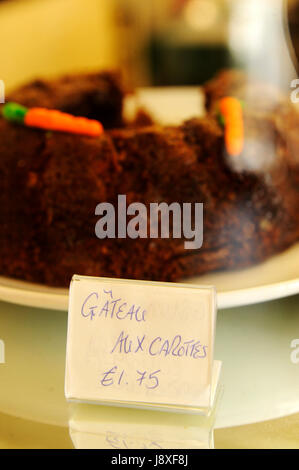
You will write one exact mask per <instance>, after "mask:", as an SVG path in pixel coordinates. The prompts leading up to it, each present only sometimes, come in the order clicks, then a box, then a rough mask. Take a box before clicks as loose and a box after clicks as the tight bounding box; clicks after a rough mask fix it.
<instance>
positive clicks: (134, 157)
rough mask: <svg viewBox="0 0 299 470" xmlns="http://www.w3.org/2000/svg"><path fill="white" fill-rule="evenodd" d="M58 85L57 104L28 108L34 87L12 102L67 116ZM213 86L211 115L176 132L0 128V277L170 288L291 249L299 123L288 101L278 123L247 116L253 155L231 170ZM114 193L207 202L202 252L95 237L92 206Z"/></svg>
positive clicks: (271, 117)
mask: <svg viewBox="0 0 299 470" xmlns="http://www.w3.org/2000/svg"><path fill="white" fill-rule="evenodd" d="M227 79H228V77H226V80H227ZM68 80H69V81H71V78H69V79H68ZM222 80H223V78H221V77H220V78H218V81H219V83H218V85H219V87H220V88H221V86H222ZM87 82H88V79H87ZM59 83H60V82H56V83H55V87H54V85H53V89H55V90H56V94H55V96H56V98H55V99H53V101H51V96H52V95H51V96H50V95H49V96H48V95H47V93H46V95H47V99H48V100H49V101H46V95H45V96H44V97H43V98H42V99H41V96H40V94H39V93H38V92H37V95H36V97H35V98H34V97H33V95H32V93H33V88H34V85H30V86H28V87H27V89H29V90H30V93H29V95H30V98H29V97H27V94H26V91H24V90H26V88H25V89H24V88H23V91H22V93H21V92H20V91H18V92H16V93H14V95H12V96H14V99H17V98H18V97H19V98H18V101H19V102H22V103H24V104H27V105H28V104H29V103H31V105H45V103H47V105H48V106H49V107H60V106H58V103H61V109H63V110H66V108H65V107H64V105H63V102H64V101H63V96H64V93H65V91H63V90H64V88H63V86H64V85H61V86H62V88H61V89H60V84H59ZM61 83H64V80H63V79H62V81H61ZM75 83H77V78H76V79H75ZM216 85H217V84H216V83H215V82H214V83H212V84H210V85H208V87H210V88H209V89H210V92H209V93H210V95H209V94H208V92H207V96H208V95H209V103H210V105H209V109H210V112H209V114H208V115H207V116H206V117H204V118H201V119H192V120H189V121H187V122H185V123H183V124H182V125H181V126H179V127H159V126H155V125H152V126H147V127H141V128H133V129H132V128H123V129H117V130H111V131H106V132H105V133H104V134H103V135H102V136H101V137H100V138H97V139H95V138H89V137H82V136H75V135H67V134H63V133H47V132H43V131H39V130H34V129H28V128H24V127H21V126H17V125H14V124H11V123H8V122H6V121H5V120H3V119H0V135H1V139H0V155H1V159H0V178H1V182H2V189H1V192H0V207H1V210H0V224H1V234H0V237H1V239H0V274H1V275H5V276H11V277H15V278H20V279H26V280H28V281H33V282H38V283H46V284H49V285H55V286H66V285H68V284H69V281H70V279H71V276H72V275H73V274H74V273H77V274H82V275H83V274H85V275H92V276H111V277H124V278H135V279H152V280H166V281H174V280H178V279H182V278H187V277H190V276H195V275H198V274H202V273H206V272H209V271H212V270H219V269H233V268H241V267H245V266H249V265H251V264H253V263H257V262H260V261H262V260H264V259H266V258H267V257H269V256H271V255H273V254H274V253H278V252H280V251H281V250H283V249H285V248H286V247H288V246H290V245H291V244H292V243H294V242H295V241H296V240H298V236H299V217H298V213H299V185H298V182H299V171H298V162H297V160H296V157H295V155H296V153H295V149H296V150H297V149H298V148H299V142H298V138H297V136H296V132H295V129H296V128H298V127H297V126H298V123H299V120H298V116H297V114H296V113H295V112H294V111H293V110H292V108H291V106H289V105H288V104H286V103H284V106H283V107H282V108H281V112H280V114H278V115H276V114H273V112H270V111H269V112H267V113H266V114H265V113H263V114H261V113H259V112H257V110H256V109H251V107H250V108H248V109H246V111H245V119H246V123H247V125H246V129H247V128H248V143H250V144H252V142H253V143H256V142H257V143H258V144H259V146H258V147H254V146H253V148H251V147H250V146H249V148H248V149H246V151H245V152H244V155H242V156H240V158H239V159H238V160H237V163H236V161H232V160H231V159H230V158H229V157H228V156H227V155H226V154H225V151H224V143H223V129H222V127H221V126H220V125H219V123H218V119H217V116H216V112H215V109H216V108H215V107H213V103H214V104H215V103H216V101H217V99H218V98H219V97H217V98H215V94H214V93H213V91H212V90H214V89H216V90H219V89H220V88H219V87H217V86H216ZM49 86H50V85H49ZM68 86H69V87H70V88H71V84H70V83H69V85H68ZM74 87H75V89H76V86H74ZM50 88H51V86H50ZM223 90H224V92H223V93H225V87H223ZM120 93H121V91H120ZM21 95H22V96H21ZM66 95H67V96H69V95H68V93H66ZM57 96H59V97H60V98H59V99H60V100H61V101H59V100H58V98H57ZM40 100H41V101H40ZM43 100H44V101H43ZM79 101H80V100H79ZM80 109H81V108H80ZM96 112H98V113H100V112H101V111H100V109H99V110H98V111H96ZM76 114H77V113H76ZM78 114H79V112H78ZM116 114H117V113H116ZM118 119H119V116H118V117H116V123H117V122H119V121H118ZM113 127H114V126H113ZM268 142H271V143H272V146H271V148H268V147H267V143H268ZM245 148H246V147H245ZM250 152H251V153H250ZM249 155H251V157H250V158H249V157H248V156H249ZM248 159H249V160H250V161H248ZM118 194H126V196H127V204H129V203H131V202H143V203H144V204H146V205H148V204H150V203H151V202H162V201H164V202H167V203H171V202H203V203H204V242H203V246H202V248H201V249H199V250H186V249H185V248H184V241H185V240H183V239H172V238H170V239H161V238H160V239H152V240H151V239H136V240H132V239H129V238H127V239H113V240H112V239H110V240H109V239H105V240H99V239H97V238H96V236H95V231H94V229H95V224H96V221H97V220H98V217H97V216H95V215H94V211H95V207H96V205H97V204H98V203H99V202H106V201H107V202H112V203H116V200H117V195H118Z"/></svg>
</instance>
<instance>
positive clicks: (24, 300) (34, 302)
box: [0, 243, 299, 310]
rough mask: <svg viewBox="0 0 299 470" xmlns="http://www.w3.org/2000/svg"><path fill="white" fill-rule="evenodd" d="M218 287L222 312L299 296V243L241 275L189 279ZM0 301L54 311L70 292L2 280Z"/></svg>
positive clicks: (65, 302)
mask: <svg viewBox="0 0 299 470" xmlns="http://www.w3.org/2000/svg"><path fill="white" fill-rule="evenodd" d="M186 282H188V283H193V284H198V285H214V286H215V287H216V289H217V294H218V308H219V309H224V308H229V307H237V306H242V305H250V304H256V303H259V302H265V301H267V300H274V299H279V298H282V297H287V296H290V295H293V294H296V293H299V243H298V244H296V245H294V246H293V247H291V248H290V249H288V250H287V251H285V252H284V253H281V254H279V255H276V256H273V257H272V258H271V259H269V260H268V261H266V262H264V263H261V264H259V265H257V266H253V267H251V268H249V269H243V270H241V271H227V272H218V273H210V274H207V275H204V276H200V277H196V278H192V279H186ZM0 299H1V300H5V301H6V302H11V303H15V304H19V305H27V306H31V307H39V308H45V309H51V310H67V309H68V290H67V289H59V288H53V287H47V286H41V285H36V284H30V283H27V282H23V281H16V280H13V279H8V278H3V277H0Z"/></svg>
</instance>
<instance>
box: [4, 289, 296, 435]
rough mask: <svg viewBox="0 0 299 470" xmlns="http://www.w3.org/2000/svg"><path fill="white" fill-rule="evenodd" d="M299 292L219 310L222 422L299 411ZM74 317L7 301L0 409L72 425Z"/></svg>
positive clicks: (244, 421) (238, 422) (234, 422)
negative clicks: (67, 389)
mask: <svg viewBox="0 0 299 470" xmlns="http://www.w3.org/2000/svg"><path fill="white" fill-rule="evenodd" d="M298 310H299V296H295V297H290V298H287V299H283V300H279V301H278V300H276V301H272V302H267V303H263V304H259V305H255V306H248V307H243V308H234V309H228V310H222V311H220V312H218V319H217V331H216V351H215V359H220V360H222V361H223V370H222V382H223V384H224V394H223V397H222V401H221V403H220V409H219V412H218V417H217V422H216V425H217V427H225V426H226V427H228V426H235V425H241V424H247V423H253V422H257V421H263V420H266V419H271V418H276V417H280V416H284V415H287V414H291V413H296V412H298V411H299V364H297V365H296V364H293V363H292V362H291V360H290V354H291V347H290V344H291V341H292V340H293V339H294V338H298V337H299V313H298ZM66 327H67V314H66V312H64V313H62V312H59V311H54V310H41V309H36V308H29V307H21V306H16V305H13V304H9V303H2V302H1V303H0V338H1V339H3V340H4V341H5V346H6V364H4V365H0V381H1V387H0V412H4V413H7V414H12V415H15V416H19V417H23V418H26V419H31V420H35V421H40V422H43V423H49V424H58V425H61V426H65V425H67V419H68V409H67V404H66V401H65V398H64V367H65V343H66Z"/></svg>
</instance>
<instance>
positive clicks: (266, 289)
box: [0, 276, 299, 311]
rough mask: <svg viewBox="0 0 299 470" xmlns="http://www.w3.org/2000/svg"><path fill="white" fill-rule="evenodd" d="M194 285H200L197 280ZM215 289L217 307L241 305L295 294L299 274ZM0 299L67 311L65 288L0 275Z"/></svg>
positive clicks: (29, 305) (27, 305) (221, 308)
mask: <svg viewBox="0 0 299 470" xmlns="http://www.w3.org/2000/svg"><path fill="white" fill-rule="evenodd" d="M191 283H192V281H191ZM210 284H211V283H210ZM196 285H198V286H199V287H200V284H196ZM204 285H206V284H202V286H204ZM216 293H217V308H218V309H220V310H224V309H228V308H234V307H244V306H246V305H253V304H257V303H262V302H267V301H270V300H276V299H280V298H285V297H289V296H292V295H295V294H298V293H299V277H297V278H293V279H290V280H286V281H280V282H273V283H270V284H262V285H260V286H254V287H248V288H243V289H236V290H230V291H226V292H217V289H216ZM0 300H1V301H4V302H8V303H12V304H17V305H23V306H26V307H35V308H40V309H44V310H56V311H57V310H58V311H67V310H68V289H67V288H61V287H50V286H45V285H41V284H34V283H30V282H27V281H21V280H16V279H12V278H7V277H4V276H0Z"/></svg>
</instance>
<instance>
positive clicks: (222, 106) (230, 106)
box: [219, 96, 244, 157]
mask: <svg viewBox="0 0 299 470" xmlns="http://www.w3.org/2000/svg"><path fill="white" fill-rule="evenodd" d="M219 110H220V113H221V117H222V121H223V124H224V139H225V147H226V150H227V153H228V154H229V155H232V156H234V157H236V156H237V155H239V154H240V153H241V152H242V150H243V147H244V121H243V110H242V103H241V102H240V100H238V99H237V98H234V97H232V96H226V97H225V98H222V99H221V100H220V102H219Z"/></svg>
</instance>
